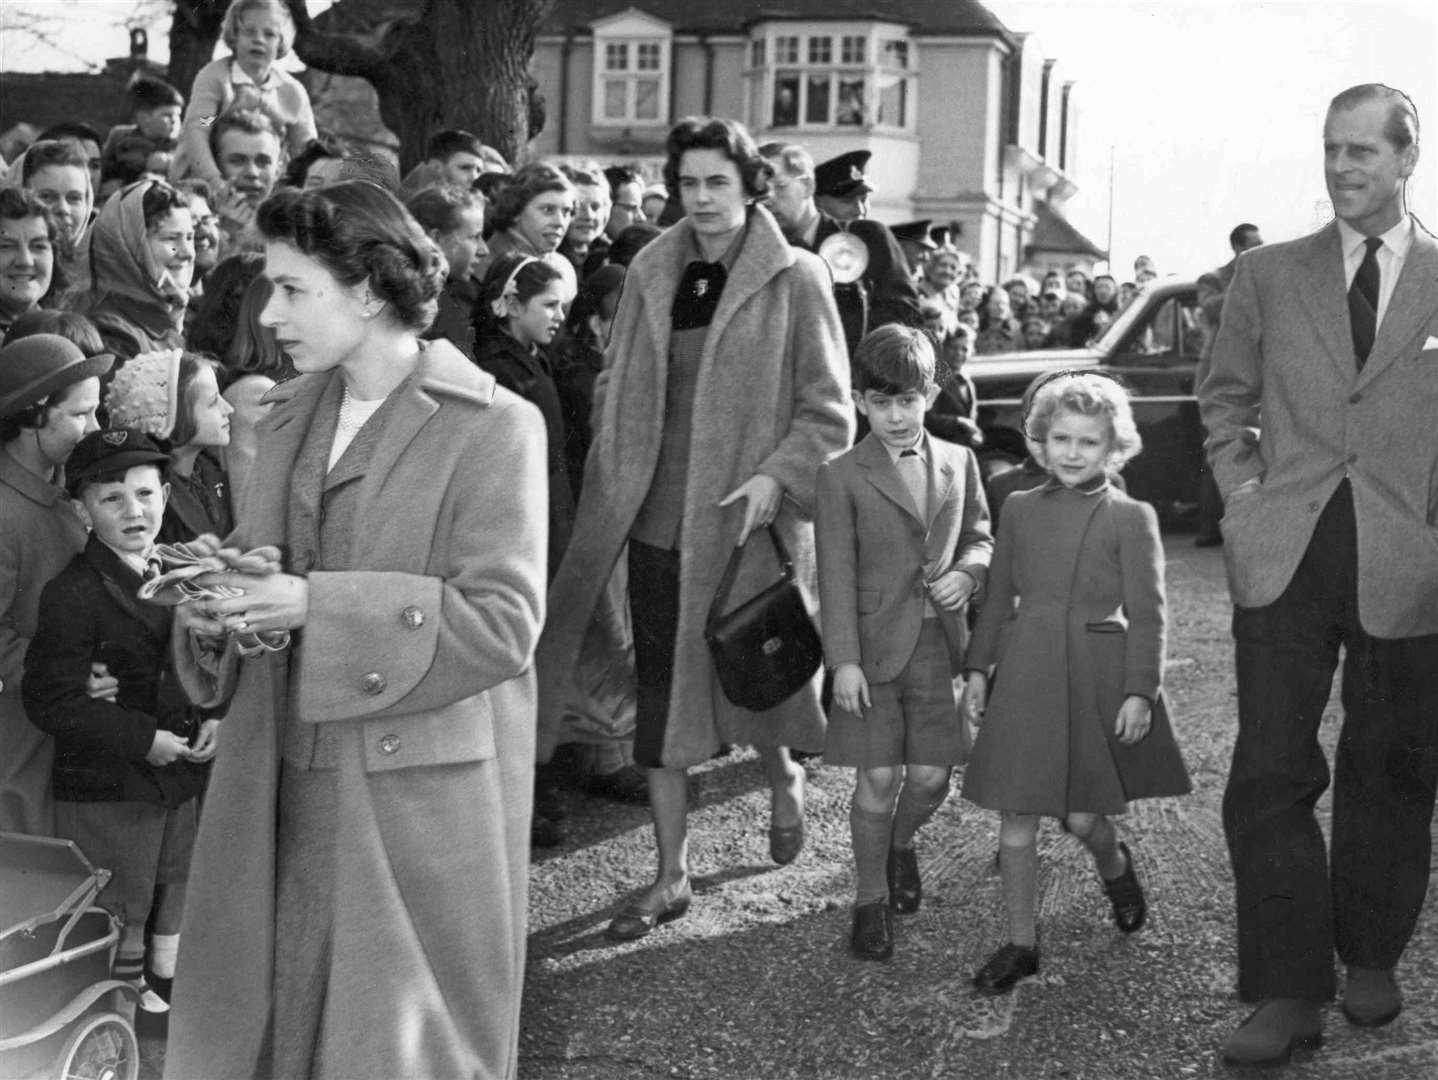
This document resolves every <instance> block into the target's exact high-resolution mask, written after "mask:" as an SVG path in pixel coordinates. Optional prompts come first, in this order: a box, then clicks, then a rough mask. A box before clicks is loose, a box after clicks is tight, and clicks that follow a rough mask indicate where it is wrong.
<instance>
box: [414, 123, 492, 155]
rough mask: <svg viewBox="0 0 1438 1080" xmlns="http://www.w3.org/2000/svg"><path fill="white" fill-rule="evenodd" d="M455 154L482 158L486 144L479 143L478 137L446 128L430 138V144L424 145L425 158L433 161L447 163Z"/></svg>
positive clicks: (457, 129)
mask: <svg viewBox="0 0 1438 1080" xmlns="http://www.w3.org/2000/svg"><path fill="white" fill-rule="evenodd" d="M455 154H473V155H474V156H475V157H477V158H482V157H484V143H482V142H480V141H479V136H478V135H472V134H470V133H469V132H468V131H461V130H460V129H459V128H446V129H445V130H443V131H436V132H435V133H434V134H433V135H431V136H430V137H429V142H427V143H425V144H424V156H425V157H427V158H429V159H430V160H432V161H439V162H445V161H448V160H449V159H450V158H452V157H454V155H455Z"/></svg>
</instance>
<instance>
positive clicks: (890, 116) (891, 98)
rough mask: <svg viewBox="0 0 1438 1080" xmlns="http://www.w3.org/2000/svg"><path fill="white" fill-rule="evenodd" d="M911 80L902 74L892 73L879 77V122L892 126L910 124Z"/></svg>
mask: <svg viewBox="0 0 1438 1080" xmlns="http://www.w3.org/2000/svg"><path fill="white" fill-rule="evenodd" d="M908 107H909V80H908V79H906V78H904V77H903V76H902V75H897V76H895V75H890V76H885V77H881V78H880V79H879V116H878V121H877V122H878V123H880V124H887V125H889V126H890V127H900V128H901V127H905V126H907V124H908Z"/></svg>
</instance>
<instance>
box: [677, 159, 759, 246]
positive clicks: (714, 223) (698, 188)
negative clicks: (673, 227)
mask: <svg viewBox="0 0 1438 1080" xmlns="http://www.w3.org/2000/svg"><path fill="white" fill-rule="evenodd" d="M679 200H680V202H682V203H683V204H684V213H685V216H687V217H688V218H689V220H690V221H692V222H693V223H694V231H695V232H696V233H698V234H699V235H700V236H701V237H709V238H713V239H721V238H723V237H726V236H730V235H731V234H733V233H735V232H737V231H738V230H739V229H740V228H741V227H742V226H743V224H744V211H745V205H746V202H747V199H746V198H745V195H744V182H743V180H742V179H741V178H740V176H739V166H737V165H735V164H734V163H733V162H732V161H730V160H729V159H728V157H726V156H725V155H724V154H723V153H722V152H720V151H718V150H707V149H706V150H686V151H684V153H683V154H681V155H680V157H679Z"/></svg>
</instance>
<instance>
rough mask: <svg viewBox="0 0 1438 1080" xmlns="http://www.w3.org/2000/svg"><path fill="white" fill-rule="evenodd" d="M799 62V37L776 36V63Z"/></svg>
mask: <svg viewBox="0 0 1438 1080" xmlns="http://www.w3.org/2000/svg"><path fill="white" fill-rule="evenodd" d="M798 62H799V39H798V38H797V37H776V38H775V39H774V63H776V64H797V63H798Z"/></svg>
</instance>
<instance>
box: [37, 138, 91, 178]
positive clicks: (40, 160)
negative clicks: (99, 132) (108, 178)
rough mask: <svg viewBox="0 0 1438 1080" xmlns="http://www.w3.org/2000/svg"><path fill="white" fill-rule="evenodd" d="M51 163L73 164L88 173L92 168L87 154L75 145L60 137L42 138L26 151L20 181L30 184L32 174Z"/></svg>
mask: <svg viewBox="0 0 1438 1080" xmlns="http://www.w3.org/2000/svg"><path fill="white" fill-rule="evenodd" d="M51 165H73V166H75V167H76V168H79V169H83V170H85V172H86V175H88V174H89V170H90V163H89V162H88V161H86V160H85V155H84V154H81V153H78V152H77V151H76V150H75V148H74V147H73V146H70V145H68V144H66V143H63V142H61V141H60V140H59V139H41V140H39V141H38V142H34V143H31V144H30V149H28V150H26V151H25V166H24V168H23V169H21V171H20V183H22V184H28V183H29V182H30V178H31V177H32V176H34V175H35V174H36V173H37V172H39V171H40V170H41V169H44V168H47V167H49V166H51Z"/></svg>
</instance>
